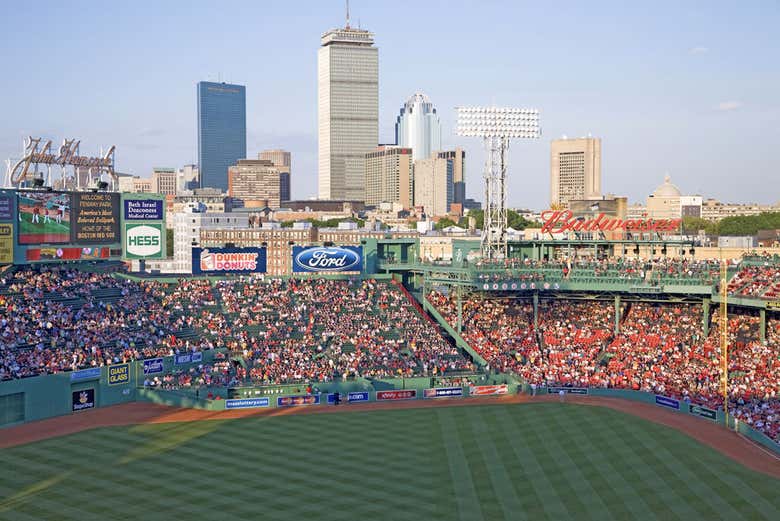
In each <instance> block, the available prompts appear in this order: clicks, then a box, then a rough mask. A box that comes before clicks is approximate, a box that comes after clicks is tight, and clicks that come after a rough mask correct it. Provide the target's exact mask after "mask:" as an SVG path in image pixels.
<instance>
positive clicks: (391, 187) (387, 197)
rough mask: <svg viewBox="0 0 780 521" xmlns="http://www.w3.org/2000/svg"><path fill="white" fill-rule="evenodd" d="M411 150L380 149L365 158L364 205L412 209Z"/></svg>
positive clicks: (391, 147)
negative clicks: (401, 206)
mask: <svg viewBox="0 0 780 521" xmlns="http://www.w3.org/2000/svg"><path fill="white" fill-rule="evenodd" d="M412 175H413V174H412V149H411V148H403V147H395V146H380V147H377V149H376V150H374V151H373V152H369V153H368V154H366V204H370V205H378V204H380V203H400V204H401V205H403V207H404V208H411V207H412V206H414V186H413V183H412Z"/></svg>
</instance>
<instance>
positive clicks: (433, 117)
mask: <svg viewBox="0 0 780 521" xmlns="http://www.w3.org/2000/svg"><path fill="white" fill-rule="evenodd" d="M395 142H396V144H397V145H398V146H400V147H408V148H411V149H412V159H413V160H414V161H417V160H419V159H429V158H430V157H431V153H433V152H436V151H439V150H441V123H440V122H439V115H438V114H436V109H435V108H433V103H431V100H430V99H428V96H426V95H425V94H421V93H419V92H418V93H415V94H414V95H413V96H412V97H411V98H409V99H408V100H407V101H406V103H405V104H404V106H403V107H402V108H401V113H400V114H399V115H398V119H396V122H395Z"/></svg>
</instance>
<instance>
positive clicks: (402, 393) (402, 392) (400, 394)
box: [376, 389, 417, 401]
mask: <svg viewBox="0 0 780 521" xmlns="http://www.w3.org/2000/svg"><path fill="white" fill-rule="evenodd" d="M415 398H417V389H399V390H395V391H377V392H376V399H377V401H378V400H414V399H415Z"/></svg>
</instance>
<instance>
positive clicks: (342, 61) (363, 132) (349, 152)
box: [317, 17, 379, 201]
mask: <svg viewBox="0 0 780 521" xmlns="http://www.w3.org/2000/svg"><path fill="white" fill-rule="evenodd" d="M321 43H322V46H321V47H320V49H319V51H318V53H317V98H318V99H317V123H318V145H319V161H318V163H319V164H318V168H319V176H318V185H319V186H318V193H319V198H320V199H332V200H353V201H363V200H364V198H365V181H364V171H365V166H364V165H365V158H366V154H367V153H369V152H371V151H372V150H374V149H375V148H376V146H377V143H378V141H379V50H378V49H377V48H376V47H374V35H373V33H371V32H369V31H365V30H362V29H354V28H351V27H350V26H349V17H347V24H346V27H344V28H343V29H333V30H330V31H328V32H326V33H325V34H323V35H322V40H321Z"/></svg>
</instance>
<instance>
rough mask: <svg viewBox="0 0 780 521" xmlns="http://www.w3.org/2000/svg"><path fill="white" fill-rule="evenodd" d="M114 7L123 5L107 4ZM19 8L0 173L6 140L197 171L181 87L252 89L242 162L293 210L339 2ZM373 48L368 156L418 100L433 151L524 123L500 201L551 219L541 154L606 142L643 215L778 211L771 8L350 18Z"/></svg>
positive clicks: (777, 55)
mask: <svg viewBox="0 0 780 521" xmlns="http://www.w3.org/2000/svg"><path fill="white" fill-rule="evenodd" d="M117 4H119V3H117ZM108 5H110V4H105V3H98V2H83V1H74V2H47V1H42V2H40V1H39V2H34V3H31V2H17V3H15V4H6V5H4V6H3V8H2V18H3V21H4V23H3V30H2V31H1V32H0V49H2V52H1V53H0V56H2V58H0V64H2V65H3V67H2V71H3V73H4V74H3V75H4V81H2V82H0V100H2V101H0V158H2V159H5V158H8V157H18V156H19V155H20V149H21V138H22V137H23V136H26V135H28V134H32V135H43V136H47V137H50V138H54V139H56V140H57V141H60V140H61V139H62V138H63V137H78V138H81V140H82V144H83V147H82V152H97V150H98V147H99V146H101V145H103V146H107V145H110V144H116V145H117V167H118V169H119V170H120V171H125V172H132V173H134V174H138V175H141V176H148V175H150V173H151V169H152V167H154V166H172V167H178V166H181V165H183V164H186V163H189V162H195V160H196V153H197V151H196V140H195V137H196V128H195V119H196V110H195V84H196V83H197V82H198V81H199V80H222V81H230V82H235V83H241V84H244V85H246V86H247V127H248V137H247V141H248V143H247V152H248V154H249V155H250V156H254V154H256V152H258V151H260V150H261V149H263V148H268V147H283V148H287V149H288V150H290V151H291V152H292V153H293V181H292V183H293V186H292V188H293V196H294V197H296V198H304V197H307V196H313V195H315V194H316V175H317V168H316V154H317V138H316V114H317V107H316V91H317V87H316V56H317V48H318V46H319V37H320V35H321V34H322V33H323V32H324V31H326V30H328V29H329V28H332V27H336V26H340V25H342V24H343V22H344V3H343V2H342V1H340V0H317V1H315V0H312V1H294V0H287V1H263V2H234V1H225V2H211V1H209V2H200V1H193V2H183V1H182V2H173V1H166V2H159V1H158V2H146V1H136V2H132V3H131V2H123V3H121V5H117V6H110V7H109V6H108ZM351 10H352V23H353V25H357V24H358V23H360V25H361V26H362V27H363V28H366V29H369V30H371V31H373V32H374V33H376V44H377V46H378V47H379V62H380V140H381V141H383V142H389V141H391V140H392V139H393V124H394V122H395V117H396V115H397V113H398V110H399V108H400V107H401V105H402V104H403V102H404V100H405V99H406V98H407V97H408V96H409V95H411V94H412V93H414V92H415V91H422V92H425V93H426V94H428V95H429V96H430V98H431V100H432V101H433V103H434V104H435V106H436V107H437V108H438V111H439V113H440V115H441V119H442V126H443V136H442V141H443V143H444V144H445V145H449V146H455V145H462V146H464V147H465V148H466V150H467V154H468V156H467V183H468V195H469V196H471V197H475V198H478V199H481V198H482V197H481V189H482V183H481V169H482V159H483V155H482V153H481V146H480V143H479V142H478V141H477V140H475V139H473V138H461V137H457V136H455V135H454V133H453V123H454V116H455V114H454V107H455V106H458V105H487V104H496V105H508V106H522V107H533V108H538V109H539V110H540V111H541V124H542V132H543V135H542V138H541V139H540V140H538V141H534V142H522V143H521V142H514V143H513V145H512V148H511V153H510V166H509V175H510V181H509V196H508V199H509V203H510V205H513V206H523V207H532V208H536V209H541V208H543V207H545V206H546V205H547V203H548V202H549V161H550V159H549V149H550V140H552V139H554V138H557V137H560V136H561V135H564V134H565V135H567V136H570V137H574V136H582V135H586V134H588V133H591V134H593V135H594V136H599V137H601V138H602V151H603V161H602V189H603V191H604V192H612V193H616V194H622V195H627V196H629V198H630V199H631V200H632V201H636V200H641V201H644V198H645V197H646V196H647V194H648V193H650V192H651V191H652V190H653V189H654V188H655V187H656V186H657V185H658V184H660V183H661V182H662V180H663V176H664V174H665V173H666V172H668V173H669V174H670V175H671V177H672V182H674V183H676V184H677V185H678V186H680V188H681V189H682V190H683V192H684V193H700V194H702V195H705V196H710V197H717V198H720V199H722V200H726V201H745V202H747V201H757V202H763V203H770V202H771V203H773V202H777V201H778V200H780V190H778V183H777V179H778V175H780V168H778V166H777V165H778V161H777V160H776V159H775V158H774V153H775V152H776V150H777V148H778V145H780V96H778V93H780V37H778V35H777V28H778V27H780V3H778V2H777V1H751V2H742V3H737V2H666V1H660V2H644V3H641V4H640V3H638V2H599V1H591V2H567V1H560V2H555V3H554V4H549V5H548V4H547V3H543V2H510V1H504V2H499V1H493V0H481V1H478V0H474V1H465V0H463V1H458V0H449V1H444V0H442V1H434V0H432V1H424V0H417V1H407V0H396V1H392V2H390V1H382V2H380V1H370V0H352V2H351Z"/></svg>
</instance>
